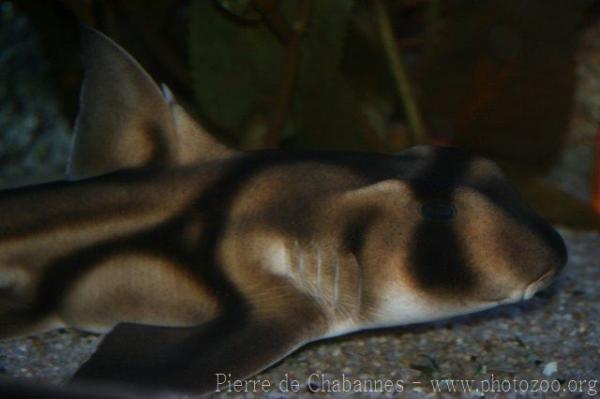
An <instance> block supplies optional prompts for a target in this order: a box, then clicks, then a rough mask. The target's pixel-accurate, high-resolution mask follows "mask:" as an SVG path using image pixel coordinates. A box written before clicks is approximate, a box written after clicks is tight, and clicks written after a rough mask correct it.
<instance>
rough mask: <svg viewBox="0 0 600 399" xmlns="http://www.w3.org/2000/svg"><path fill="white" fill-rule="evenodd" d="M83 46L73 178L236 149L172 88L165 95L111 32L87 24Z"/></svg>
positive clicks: (71, 168) (179, 161)
mask: <svg viewBox="0 0 600 399" xmlns="http://www.w3.org/2000/svg"><path fill="white" fill-rule="evenodd" d="M82 47H83V63H84V68H85V81H84V84H83V88H82V92H81V104H80V111H79V115H78V117H77V123H76V126H75V133H74V137H73V145H72V149H71V155H70V159H69V164H68V166H67V173H66V175H67V178H70V179H79V178H85V177H90V176H96V175H101V174H105V173H109V172H112V171H115V170H118V169H125V168H134V167H143V166H146V165H153V166H155V167H168V166H173V165H182V164H187V163H191V162H197V161H200V160H203V159H204V160H207V159H213V158H215V157H222V156H226V155H228V154H229V153H231V150H230V149H228V148H226V147H225V146H223V145H222V144H220V143H218V142H217V141H216V140H215V139H214V138H212V137H211V136H210V135H209V134H208V133H206V132H205V131H204V130H203V129H202V128H200V126H199V125H198V124H196V123H195V122H194V121H193V120H192V118H191V117H190V116H189V115H188V114H187V113H186V112H185V110H184V109H183V108H182V107H181V106H180V105H178V104H177V103H176V102H175V99H174V97H173V95H172V94H170V92H168V95H167V96H166V97H165V96H164V95H163V93H162V92H161V90H160V89H159V87H158V86H157V85H156V83H154V81H153V80H152V78H151V77H150V76H149V75H148V73H146V71H145V70H144V69H143V68H142V67H141V66H140V65H139V64H138V63H137V62H136V61H135V60H134V59H133V57H131V55H129V54H128V53H127V52H126V51H125V50H123V49H122V48H121V47H119V46H118V45H117V44H116V43H114V42H113V41H112V40H110V39H109V38H108V37H106V36H104V35H103V34H102V33H100V32H98V31H96V30H94V29H91V28H87V27H84V28H83V32H82Z"/></svg>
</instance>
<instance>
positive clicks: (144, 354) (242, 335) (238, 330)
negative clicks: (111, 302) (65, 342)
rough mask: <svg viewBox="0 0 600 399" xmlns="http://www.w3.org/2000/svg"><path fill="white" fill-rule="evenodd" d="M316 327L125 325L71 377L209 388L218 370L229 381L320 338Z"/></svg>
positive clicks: (294, 323) (271, 323)
mask: <svg viewBox="0 0 600 399" xmlns="http://www.w3.org/2000/svg"><path fill="white" fill-rule="evenodd" d="M291 316H292V315H290V318H291ZM317 330H318V328H317V326H316V324H311V323H310V322H307V321H303V322H300V320H299V318H296V319H291V320H287V321H283V320H261V321H257V320H230V319H227V320H226V319H220V320H215V321H213V322H210V323H207V324H205V325H202V326H199V327H184V328H179V327H177V328H172V327H155V326H145V325H138V324H130V323H124V324H119V325H117V326H116V327H115V329H114V330H113V331H112V332H111V333H109V334H108V335H107V336H106V338H105V339H104V341H103V342H102V343H101V345H100V347H99V349H98V350H97V351H96V353H94V355H93V356H92V357H91V359H90V360H89V361H88V362H87V363H85V364H84V365H83V366H82V367H81V368H80V369H79V371H78V372H77V373H76V375H75V377H74V378H75V380H76V381H79V380H107V381H111V382H119V383H125V384H136V385H143V386H145V387H149V386H155V387H157V388H162V389H164V388H169V389H173V390H176V391H179V392H186V391H188V392H193V393H207V392H213V391H215V390H216V389H217V388H218V386H217V373H223V374H225V375H229V374H231V376H230V378H233V379H236V378H247V377H249V376H252V375H254V374H256V373H258V372H260V371H261V370H263V369H265V368H267V367H268V366H270V365H272V364H273V363H275V362H277V361H278V360H280V359H282V358H284V357H285V356H286V355H288V354H289V353H291V352H293V351H294V350H296V349H297V348H298V347H300V346H301V345H303V344H305V343H306V342H308V341H311V340H314V339H315V338H318V337H319V336H320V334H319V332H318V331H317ZM221 388H223V387H221Z"/></svg>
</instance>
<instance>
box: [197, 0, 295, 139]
mask: <svg viewBox="0 0 600 399" xmlns="http://www.w3.org/2000/svg"><path fill="white" fill-rule="evenodd" d="M283 54H284V48H283V47H282V45H281V44H280V43H279V42H278V40H277V38H276V36H275V35H274V34H273V33H272V32H271V31H270V30H269V29H268V27H267V25H266V24H265V23H264V22H262V21H258V22H256V23H242V22H241V21H240V20H238V19H235V18H233V17H232V16H231V15H229V14H228V13H227V12H225V11H223V10H222V9H221V8H220V7H219V6H218V5H217V4H216V3H215V2H213V1H206V0H195V1H193V2H192V8H191V27H190V58H191V65H192V80H193V85H194V90H195V96H196V101H197V103H198V106H199V108H200V110H201V112H202V113H203V114H204V116H205V117H206V118H207V119H208V120H209V122H211V123H213V124H214V125H216V126H217V127H218V128H219V129H222V130H225V131H227V132H228V133H229V134H231V135H233V136H236V137H237V138H238V140H239V139H240V137H241V136H242V134H243V132H244V124H245V122H246V120H248V119H250V117H251V116H252V113H253V112H254V111H255V110H256V109H257V108H258V107H260V106H261V104H262V107H263V108H264V107H268V100H269V98H270V96H271V95H272V93H273V91H274V89H275V85H276V84H277V78H278V73H277V72H278V71H279V69H280V68H281V63H282V59H283Z"/></svg>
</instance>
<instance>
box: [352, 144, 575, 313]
mask: <svg viewBox="0 0 600 399" xmlns="http://www.w3.org/2000/svg"><path fill="white" fill-rule="evenodd" d="M407 160H409V162H411V165H412V167H411V168H410V173H408V175H404V176H402V177H401V178H400V179H396V180H394V179H392V180H386V181H383V182H380V183H378V184H376V185H375V186H376V187H371V188H370V189H368V190H367V191H368V192H369V193H368V195H367V197H368V200H367V203H365V202H364V201H363V206H367V207H376V208H377V209H378V210H379V211H378V214H379V215H381V216H382V217H380V218H373V219H372V220H373V222H372V225H371V226H370V227H369V228H368V229H365V230H364V231H365V232H366V236H365V239H364V240H363V241H362V242H363V246H362V249H361V253H360V254H359V257H360V259H361V260H360V261H361V262H364V263H365V266H366V267H367V268H368V269H369V270H377V269H384V270H385V273H380V274H381V276H382V277H381V279H378V280H379V281H378V282H377V284H378V285H379V287H380V288H381V290H380V294H377V295H375V296H374V298H375V299H374V306H373V310H374V314H375V320H376V321H377V323H379V324H397V323H406V322H415V321H423V320H430V319H436V318H440V317H447V316H453V315H457V314H463V313H468V312H471V311H476V310H481V309H485V308H489V307H492V306H495V305H498V304H502V303H511V302H517V301H520V300H523V299H529V298H530V297H531V296H533V295H534V294H535V293H536V292H537V291H538V290H540V289H542V288H544V287H546V286H547V285H548V284H549V283H550V282H551V281H552V279H553V277H554V276H555V275H556V274H557V273H558V272H559V271H560V270H561V268H562V267H563V266H564V264H565V262H566V259H567V251H566V248H565V244H564V242H563V240H562V238H561V236H560V235H559V234H558V233H557V232H556V231H555V230H554V228H553V227H552V226H551V225H549V224H548V223H547V222H545V221H544V220H543V219H541V218H540V217H539V216H538V215H537V214H536V213H535V212H534V211H533V210H531V209H530V208H529V207H528V206H527V205H526V204H525V203H524V202H523V200H522V199H521V198H520V197H519V195H518V193H517V192H516V191H515V190H514V189H513V188H512V187H511V186H510V185H509V183H508V182H507V180H506V179H505V177H504V176H503V174H502V172H501V171H500V169H499V167H498V166H496V165H495V164H494V163H493V162H491V161H489V160H486V159H484V158H480V157H471V156H468V155H466V154H465V153H463V152H462V151H459V150H457V149H451V148H440V147H430V146H422V147H414V148H413V149H410V150H408V151H406V152H404V153H402V154H401V155H399V157H398V162H399V163H400V164H401V167H399V169H402V165H403V164H404V163H405V162H407Z"/></svg>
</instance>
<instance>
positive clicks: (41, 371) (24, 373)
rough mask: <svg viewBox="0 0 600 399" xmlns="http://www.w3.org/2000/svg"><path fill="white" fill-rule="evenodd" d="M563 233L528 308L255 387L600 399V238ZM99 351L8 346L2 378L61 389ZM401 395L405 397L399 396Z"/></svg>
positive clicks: (287, 371) (338, 345)
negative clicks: (555, 265)
mask: <svg viewBox="0 0 600 399" xmlns="http://www.w3.org/2000/svg"><path fill="white" fill-rule="evenodd" d="M561 232H562V234H563V236H564V237H565V239H566V241H567V245H568V247H569V250H570V260H569V264H568V265H567V267H566V269H565V271H564V273H563V274H562V275H561V276H560V277H559V279H558V281H557V283H556V284H554V285H553V286H552V287H550V288H549V289H547V290H545V291H543V292H541V293H540V294H538V295H536V296H535V297H534V298H533V299H531V300H530V301H528V302H524V303H521V304H517V305H511V306H504V307H502V308H497V309H494V310H491V311H487V312H484V313H480V314H477V315H473V316H469V317H462V318H458V319H453V320H449V321H443V322H437V323H433V324H426V325H417V326H408V327H403V328H399V329H391V330H382V331H371V332H365V333H361V334H355V335H352V336H349V337H342V338H337V339H331V340H326V341H321V342H317V343H314V344H311V345H309V346H307V347H305V348H303V349H301V350H299V351H298V352H296V353H295V354H293V355H292V356H290V357H288V358H287V359H285V360H284V361H283V362H281V363H279V364H278V365H276V366H275V367H272V368H271V369H269V370H268V371H266V372H264V373H262V374H260V375H258V376H256V377H255V379H254V380H267V381H269V383H270V385H271V387H270V388H269V389H267V391H268V395H269V396H270V397H274V398H275V397H286V396H291V394H290V393H285V392H282V390H281V386H280V384H281V381H285V380H286V375H287V376H288V379H287V380H288V381H289V386H290V389H291V381H292V380H297V381H298V382H299V388H298V392H297V393H295V394H294V395H293V396H298V395H299V396H303V397H309V396H314V395H318V396H325V397H337V396H342V395H343V396H346V395H351V394H352V393H353V392H352V391H354V390H360V391H361V392H360V393H358V394H356V395H359V396H361V397H364V396H369V397H379V396H381V393H380V392H369V391H370V390H371V391H372V390H381V389H380V388H381V387H383V390H384V391H386V389H385V385H383V384H385V382H386V381H387V380H390V381H391V383H394V384H395V385H394V388H390V389H389V391H390V392H387V393H386V392H384V393H385V394H386V396H392V395H400V396H403V397H414V398H424V397H432V396H434V397H446V396H461V397H479V396H480V395H479V394H478V393H475V392H473V393H470V394H468V393H464V392H462V391H464V389H463V387H462V385H461V384H462V383H461V382H455V389H456V390H457V391H458V393H454V394H448V393H447V391H448V387H447V385H446V382H444V381H443V380H445V379H456V380H458V379H467V380H488V381H496V382H493V384H495V385H490V386H488V385H486V383H483V385H480V384H479V383H476V385H474V386H475V387H480V388H483V389H486V388H489V389H492V388H493V389H495V390H498V389H500V390H502V391H504V390H508V391H510V392H508V393H503V394H502V395H500V396H499V397H507V398H514V397H523V398H524V397H568V398H571V397H588V396H594V394H595V395H598V392H597V391H598V390H600V387H597V386H596V384H597V383H596V382H595V381H596V380H598V379H600V361H599V360H598V359H600V331H599V329H598V320H599V319H600V291H599V290H598V289H597V285H598V281H600V265H599V261H598V259H600V236H599V235H598V234H596V233H576V232H572V231H567V230H562V231H561ZM98 342H99V336H97V335H93V334H83V333H79V332H76V331H72V330H60V331H54V332H50V333H47V334H43V335H40V336H38V337H32V338H27V339H18V340H6V341H0V370H1V372H2V373H3V374H6V375H8V376H14V377H25V378H30V379H33V380H35V381H42V382H50V383H61V382H64V381H66V380H67V379H68V378H69V376H71V375H72V374H73V372H74V371H75V370H76V368H77V367H78V365H79V364H80V363H81V362H82V361H84V360H85V359H86V358H87V357H88V356H89V355H90V354H91V353H92V351H93V350H94V348H95V347H96V345H97V344H98ZM492 375H493V379H492ZM344 379H346V380H347V381H349V382H348V383H346V388H344V386H343V385H340V386H339V387H338V388H339V389H338V388H336V386H337V385H336V382H338V383H340V384H343V380H344ZM432 379H434V380H435V379H437V380H439V383H440V387H441V388H442V390H443V391H444V392H446V393H443V394H439V393H438V394H433V392H432V384H431V382H430V380H432ZM399 380H402V381H403V383H401V384H399V383H398V381H399ZM536 380H538V381H540V380H543V381H545V382H542V383H541V385H540V388H543V389H545V388H544V387H546V385H544V384H549V386H548V387H546V388H548V390H550V391H552V390H558V391H559V392H549V393H547V394H546V395H542V394H541V393H540V392H537V393H535V392H532V391H533V385H534V384H536V382H535V381H536ZM584 380H585V382H583V381H584ZM508 381H510V386H509V384H508ZM515 382H516V383H517V388H516V389H517V390H518V388H519V387H521V388H524V387H525V386H526V384H527V385H528V386H529V391H528V392H521V393H518V392H515V391H514V389H515ZM348 384H351V385H348ZM358 384H360V386H359V385H358ZM376 384H380V385H379V386H377V385H376ZM388 384H390V383H388ZM284 385H285V383H284ZM450 385H451V383H450ZM400 386H401V389H402V392H398V391H400ZM348 387H351V388H349V389H347V388H348ZM250 390H251V391H252V389H250ZM336 390H342V391H344V392H335V391H336ZM348 390H350V392H347V391H348ZM256 391H257V392H256V393H254V394H251V393H245V394H238V396H240V397H244V396H245V397H252V396H261V394H263V392H262V389H257V390H256ZM332 391H333V392H332ZM572 391H573V392H572Z"/></svg>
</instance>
